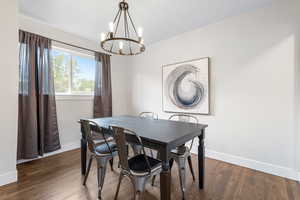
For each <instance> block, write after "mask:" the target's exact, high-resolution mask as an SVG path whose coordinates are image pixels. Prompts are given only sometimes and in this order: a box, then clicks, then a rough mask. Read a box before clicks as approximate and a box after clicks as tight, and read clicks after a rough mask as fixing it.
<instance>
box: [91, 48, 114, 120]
mask: <svg viewBox="0 0 300 200" xmlns="http://www.w3.org/2000/svg"><path fill="white" fill-rule="evenodd" d="M95 60H96V70H95V92H94V118H99V117H110V116H112V91H111V66H110V56H109V55H106V54H102V53H98V52H96V53H95Z"/></svg>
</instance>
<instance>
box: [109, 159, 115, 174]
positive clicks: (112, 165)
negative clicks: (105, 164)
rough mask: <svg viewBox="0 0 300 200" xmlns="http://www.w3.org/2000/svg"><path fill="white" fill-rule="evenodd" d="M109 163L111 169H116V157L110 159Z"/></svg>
mask: <svg viewBox="0 0 300 200" xmlns="http://www.w3.org/2000/svg"><path fill="white" fill-rule="evenodd" d="M109 164H110V169H111V171H114V158H112V159H110V160H109Z"/></svg>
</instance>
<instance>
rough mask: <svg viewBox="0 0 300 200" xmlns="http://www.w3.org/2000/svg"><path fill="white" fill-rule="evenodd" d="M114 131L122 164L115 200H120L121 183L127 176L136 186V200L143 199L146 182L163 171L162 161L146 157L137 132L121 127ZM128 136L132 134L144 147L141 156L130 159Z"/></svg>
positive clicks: (114, 128)
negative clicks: (127, 143) (127, 145)
mask: <svg viewBox="0 0 300 200" xmlns="http://www.w3.org/2000/svg"><path fill="white" fill-rule="evenodd" d="M112 130H113V136H114V138H115V141H116V143H117V148H118V154H119V159H120V164H121V173H120V178H119V183H118V187H117V191H116V195H115V200H117V198H118V194H119V190H120V186H121V182H122V180H123V178H124V177H125V176H127V177H128V178H129V179H130V180H131V182H132V184H133V186H134V200H136V199H143V194H144V190H145V186H146V182H147V181H148V180H149V179H150V178H151V177H152V176H153V175H158V174H160V172H161V171H162V164H161V161H160V160H158V159H155V158H152V157H150V156H147V155H146V153H145V148H144V146H143V143H142V140H141V138H140V137H139V136H138V135H137V134H136V133H135V132H133V131H130V130H126V129H124V128H120V127H112ZM126 134H130V135H132V136H133V137H134V138H135V139H136V142H137V143H138V144H139V145H140V146H141V147H142V153H141V154H138V155H135V156H133V157H131V158H129V156H128V149H127V147H126ZM137 196H138V197H137Z"/></svg>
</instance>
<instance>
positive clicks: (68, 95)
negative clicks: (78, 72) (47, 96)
mask: <svg viewBox="0 0 300 200" xmlns="http://www.w3.org/2000/svg"><path fill="white" fill-rule="evenodd" d="M52 50H58V51H62V52H66V53H68V54H70V59H71V60H70V67H69V71H68V74H69V77H70V78H69V83H68V92H64V93H62V92H55V96H56V99H58V100H74V99H76V100H92V99H93V98H94V91H92V92H91V93H74V92H72V85H73V57H74V56H79V57H81V58H87V59H93V60H95V57H94V56H93V55H92V54H91V53H88V52H82V51H80V50H78V51H76V50H73V49H69V48H65V47H60V45H54V44H53V45H52ZM54 81H55V80H54Z"/></svg>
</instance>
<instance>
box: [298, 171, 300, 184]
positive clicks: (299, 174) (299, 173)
mask: <svg viewBox="0 0 300 200" xmlns="http://www.w3.org/2000/svg"><path fill="white" fill-rule="evenodd" d="M298 182H299V183H300V172H298Z"/></svg>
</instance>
